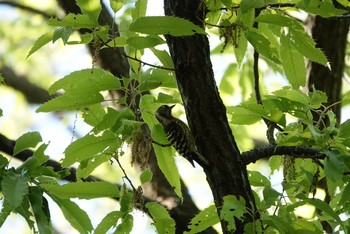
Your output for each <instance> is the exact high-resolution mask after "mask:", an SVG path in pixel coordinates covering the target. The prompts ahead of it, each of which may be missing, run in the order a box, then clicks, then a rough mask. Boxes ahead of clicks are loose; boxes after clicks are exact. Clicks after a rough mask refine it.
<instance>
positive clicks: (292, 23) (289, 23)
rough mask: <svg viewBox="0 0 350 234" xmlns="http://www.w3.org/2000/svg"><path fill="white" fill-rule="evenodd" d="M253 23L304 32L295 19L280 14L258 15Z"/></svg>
mask: <svg viewBox="0 0 350 234" xmlns="http://www.w3.org/2000/svg"><path fill="white" fill-rule="evenodd" d="M255 21H256V22H259V23H267V24H274V25H279V26H283V27H288V28H291V29H294V30H304V28H303V26H302V25H301V24H300V23H299V22H298V21H297V20H296V19H294V18H291V17H287V16H285V15H281V14H275V13H265V14H260V15H259V16H258V17H256V18H255Z"/></svg>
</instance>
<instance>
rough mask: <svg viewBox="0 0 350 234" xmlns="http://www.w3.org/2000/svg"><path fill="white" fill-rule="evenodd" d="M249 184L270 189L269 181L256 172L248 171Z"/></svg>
mask: <svg viewBox="0 0 350 234" xmlns="http://www.w3.org/2000/svg"><path fill="white" fill-rule="evenodd" d="M248 175H249V182H250V184H251V185H252V186H261V187H271V183H270V181H269V180H268V179H267V178H266V177H265V176H263V175H262V174H261V173H260V172H258V171H249V172H248Z"/></svg>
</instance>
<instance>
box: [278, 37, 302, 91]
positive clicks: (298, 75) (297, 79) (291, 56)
mask: <svg viewBox="0 0 350 234" xmlns="http://www.w3.org/2000/svg"><path fill="white" fill-rule="evenodd" d="M280 53H281V60H282V66H283V69H284V72H285V74H286V77H287V79H288V81H289V83H290V84H291V85H292V87H293V88H294V89H299V87H300V86H304V85H305V82H306V68H305V63H304V57H303V56H302V55H301V54H300V53H299V52H298V51H297V50H296V49H295V48H294V46H293V45H292V43H291V42H290V39H289V37H288V36H284V35H282V36H281V48H280Z"/></svg>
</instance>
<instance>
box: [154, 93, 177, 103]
mask: <svg viewBox="0 0 350 234" xmlns="http://www.w3.org/2000/svg"><path fill="white" fill-rule="evenodd" d="M157 102H159V103H181V101H180V100H179V99H177V98H175V97H174V96H171V95H169V94H166V93H158V98H157Z"/></svg>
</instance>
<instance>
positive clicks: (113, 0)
mask: <svg viewBox="0 0 350 234" xmlns="http://www.w3.org/2000/svg"><path fill="white" fill-rule="evenodd" d="M109 5H110V7H111V9H112V10H113V12H114V13H117V12H118V11H119V10H120V9H121V8H122V7H123V6H124V0H109Z"/></svg>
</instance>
